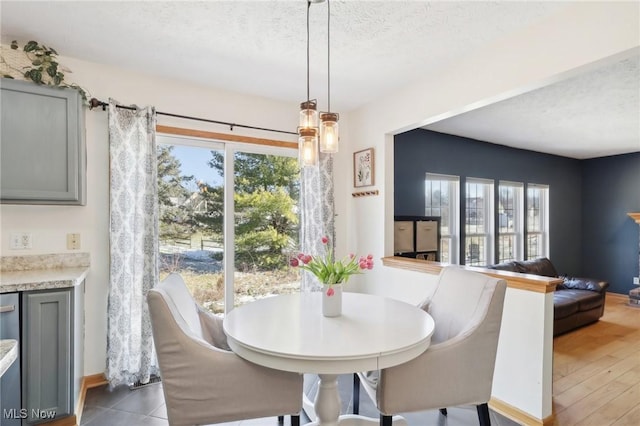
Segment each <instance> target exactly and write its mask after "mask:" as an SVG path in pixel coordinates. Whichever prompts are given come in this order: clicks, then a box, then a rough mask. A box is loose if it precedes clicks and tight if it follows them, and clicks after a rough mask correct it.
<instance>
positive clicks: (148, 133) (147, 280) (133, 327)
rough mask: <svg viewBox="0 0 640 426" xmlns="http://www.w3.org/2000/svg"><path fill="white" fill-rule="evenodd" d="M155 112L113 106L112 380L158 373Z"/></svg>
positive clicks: (141, 379) (109, 355) (113, 383)
mask: <svg viewBox="0 0 640 426" xmlns="http://www.w3.org/2000/svg"><path fill="white" fill-rule="evenodd" d="M155 124H156V112H155V109H154V108H152V107H147V108H144V109H139V108H137V107H134V109H125V108H117V103H116V102H115V101H114V100H110V101H109V161H110V175H111V177H110V229H109V242H110V271H109V280H110V282H109V305H108V316H109V318H108V340H107V380H109V384H110V385H111V386H117V385H119V384H131V383H135V382H138V381H139V382H141V383H147V382H149V378H150V376H151V375H152V374H157V372H158V371H157V366H156V361H155V353H154V348H153V340H152V332H151V321H150V318H149V309H148V306H147V300H146V298H147V292H148V291H149V289H151V288H152V287H153V286H154V285H155V283H156V282H157V280H158V197H157V192H158V188H157V167H156V137H155Z"/></svg>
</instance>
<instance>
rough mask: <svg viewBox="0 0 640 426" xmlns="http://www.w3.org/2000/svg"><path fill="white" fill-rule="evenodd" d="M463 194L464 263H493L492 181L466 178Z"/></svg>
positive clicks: (474, 264) (479, 264) (480, 264)
mask: <svg viewBox="0 0 640 426" xmlns="http://www.w3.org/2000/svg"><path fill="white" fill-rule="evenodd" d="M465 189H466V195H465V215H464V217H465V241H464V248H465V251H464V252H465V264H466V265H473V266H482V265H490V264H492V263H493V228H494V227H493V223H494V219H493V181H491V180H485V179H476V178H468V179H467V181H466V186H465Z"/></svg>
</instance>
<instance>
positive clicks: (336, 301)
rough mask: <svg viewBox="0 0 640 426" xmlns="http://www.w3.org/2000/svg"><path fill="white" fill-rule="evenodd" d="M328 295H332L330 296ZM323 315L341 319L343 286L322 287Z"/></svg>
mask: <svg viewBox="0 0 640 426" xmlns="http://www.w3.org/2000/svg"><path fill="white" fill-rule="evenodd" d="M330 289H332V290H333V292H331V291H330ZM327 293H330V294H331V293H332V294H331V295H329V294H327ZM322 315H324V316H325V317H339V316H340V315H342V284H333V285H332V286H328V285H324V286H322Z"/></svg>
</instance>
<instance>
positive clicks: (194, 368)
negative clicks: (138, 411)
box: [147, 274, 302, 426]
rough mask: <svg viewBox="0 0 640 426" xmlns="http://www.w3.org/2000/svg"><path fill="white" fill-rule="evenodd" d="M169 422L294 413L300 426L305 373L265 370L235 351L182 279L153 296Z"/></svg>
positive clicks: (152, 311) (167, 281) (151, 307)
mask: <svg viewBox="0 0 640 426" xmlns="http://www.w3.org/2000/svg"><path fill="white" fill-rule="evenodd" d="M147 300H148V303H149V312H150V315H151V324H152V329H153V338H154V344H155V348H156V352H157V356H158V363H159V367H160V375H161V377H162V383H163V391H164V397H165V402H166V406H167V417H168V420H169V424H171V425H172V426H178V425H196V424H209V423H220V422H229V421H236V420H244V419H253V418H258V417H271V416H278V421H279V422H280V423H281V422H282V420H283V416H284V415H291V424H292V425H299V424H300V416H299V415H300V410H301V409H302V375H300V374H298V373H289V372H284V371H278V370H274V369H270V368H266V367H262V366H259V365H256V364H253V363H251V362H249V361H246V360H244V359H242V358H240V357H239V356H237V355H236V354H235V353H233V352H232V351H231V350H230V349H229V346H228V345H227V339H226V335H225V334H224V331H223V328H222V319H220V318H217V317H215V316H213V315H210V314H208V313H206V312H205V311H203V310H202V308H200V307H199V306H198V305H197V303H196V302H195V301H194V300H193V298H192V297H191V294H190V293H189V290H188V289H187V287H186V285H185V283H184V281H183V279H182V277H181V276H180V275H179V274H171V275H169V276H168V277H166V278H165V279H164V280H162V282H160V284H159V285H158V286H156V287H155V288H153V289H152V290H150V291H149V294H148V296H147Z"/></svg>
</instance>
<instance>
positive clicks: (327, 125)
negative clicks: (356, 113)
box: [320, 112, 340, 154]
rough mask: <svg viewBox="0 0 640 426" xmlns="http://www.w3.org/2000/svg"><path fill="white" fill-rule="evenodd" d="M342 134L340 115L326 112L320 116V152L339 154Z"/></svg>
mask: <svg viewBox="0 0 640 426" xmlns="http://www.w3.org/2000/svg"><path fill="white" fill-rule="evenodd" d="M339 142H340V132H339V127H338V114H334V113H332V112H325V113H323V114H321V115H320V152H324V153H327V154H335V153H336V152H338V144H339Z"/></svg>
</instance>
